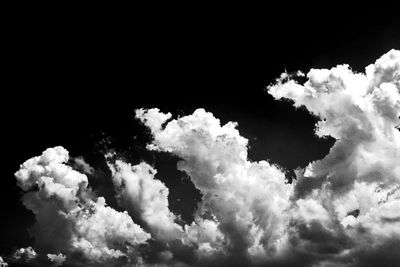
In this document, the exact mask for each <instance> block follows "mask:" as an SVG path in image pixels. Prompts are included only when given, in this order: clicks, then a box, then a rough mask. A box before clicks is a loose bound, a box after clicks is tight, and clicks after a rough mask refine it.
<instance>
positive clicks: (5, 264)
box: [0, 257, 8, 267]
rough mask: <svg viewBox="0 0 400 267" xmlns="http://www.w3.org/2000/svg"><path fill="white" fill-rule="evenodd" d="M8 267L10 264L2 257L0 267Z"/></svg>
mask: <svg viewBox="0 0 400 267" xmlns="http://www.w3.org/2000/svg"><path fill="white" fill-rule="evenodd" d="M7 266H8V263H7V262H5V261H4V260H3V258H2V257H0V267H7Z"/></svg>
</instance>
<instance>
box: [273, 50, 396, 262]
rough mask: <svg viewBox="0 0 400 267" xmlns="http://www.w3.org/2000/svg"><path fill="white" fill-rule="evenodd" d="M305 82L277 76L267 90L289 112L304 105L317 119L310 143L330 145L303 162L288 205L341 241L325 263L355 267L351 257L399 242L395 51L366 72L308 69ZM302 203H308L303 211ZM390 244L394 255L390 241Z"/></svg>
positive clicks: (383, 57)
mask: <svg viewBox="0 0 400 267" xmlns="http://www.w3.org/2000/svg"><path fill="white" fill-rule="evenodd" d="M307 78H308V80H307V81H306V82H305V83H304V84H299V83H297V82H296V81H295V80H294V79H292V77H290V76H287V75H283V76H282V77H281V78H280V79H278V81H277V83H276V84H274V85H272V86H270V87H269V88H268V92H269V93H270V94H271V95H272V96H274V97H275V98H276V99H282V98H285V99H290V100H291V101H293V104H294V106H296V107H300V106H304V107H306V108H307V109H308V110H309V111H310V112H311V113H312V114H314V115H316V116H318V117H319V118H320V119H321V120H320V121H319V122H318V123H317V125H316V134H317V135H318V136H320V137H323V136H331V137H333V138H335V139H336V143H335V144H334V146H333V147H332V148H331V150H330V153H329V154H328V155H327V156H326V157H324V158H323V159H321V160H318V161H315V162H311V163H310V164H309V165H308V166H307V167H306V168H305V170H304V171H303V172H302V173H300V174H299V175H298V180H297V181H296V183H295V194H296V198H298V200H297V201H296V203H297V204H300V205H299V212H300V214H301V213H302V212H301V209H302V206H303V209H305V210H306V211H307V212H306V217H307V218H309V219H310V218H312V217H315V218H314V219H315V223H317V222H318V223H319V224H320V225H322V226H321V227H323V228H325V229H326V230H329V231H336V232H338V233H339V232H340V234H342V233H343V234H344V236H345V237H346V238H347V239H348V240H349V242H347V243H346V244H342V245H341V244H340V242H339V241H338V243H337V244H336V246H337V248H338V249H339V250H338V251H337V254H336V255H335V257H332V258H334V259H332V260H334V261H336V262H338V261H341V260H342V261H344V263H346V264H349V265H355V266H358V265H359V264H360V263H359V262H357V260H355V259H354V258H352V257H356V258H358V260H359V261H360V262H364V260H365V259H364V258H362V257H361V256H363V257H364V256H366V254H367V253H366V252H367V251H368V253H374V251H375V249H376V251H378V250H379V249H380V248H381V247H385V246H386V245H387V242H389V243H393V242H392V240H393V239H400V228H399V227H400V213H399V212H400V209H399V207H400V206H399V205H400V164H399V162H400V132H399V131H398V129H396V127H398V125H399V123H400V120H399V115H400V51H398V50H391V51H389V52H388V53H386V54H385V55H383V56H382V57H381V58H380V59H378V60H377V61H376V62H375V64H371V65H369V66H367V67H366V71H365V73H355V72H353V71H352V70H351V69H350V67H349V66H348V65H339V66H337V67H335V68H332V69H312V70H310V71H309V72H308V74H307ZM307 199H308V200H307ZM305 201H308V202H309V203H308V204H311V202H310V201H312V202H314V204H313V205H308V206H309V207H308V208H307V207H304V204H305V203H306V202H305ZM317 207H318V208H317ZM303 213H304V212H303ZM327 214H329V216H328V217H327ZM303 217H304V216H303ZM327 218H329V220H328V222H326V219H327ZM306 221H307V219H306ZM301 227H303V226H301ZM309 230H310V228H308V231H309ZM303 241H304V240H303ZM307 242H308V243H309V245H311V244H314V245H319V242H320V241H319V240H312V239H311V238H308V241H307ZM323 242H326V240H324V241H323ZM350 243H353V244H350ZM393 244H395V247H396V248H397V249H399V248H400V247H399V246H398V242H397V243H396V242H394V243H393ZM376 255H377V257H378V256H379V255H380V257H382V256H383V254H379V253H377V254H376ZM318 256H322V255H318ZM326 256H327V255H324V257H326ZM327 262H328V263H329V260H328V261H327ZM396 262H397V264H398V263H399V262H398V261H396ZM328 263H327V264H328ZM373 264H374V263H371V266H375V265H373ZM361 265H362V266H369V263H367V262H365V263H364V265H363V264H361ZM346 266H347V265H346Z"/></svg>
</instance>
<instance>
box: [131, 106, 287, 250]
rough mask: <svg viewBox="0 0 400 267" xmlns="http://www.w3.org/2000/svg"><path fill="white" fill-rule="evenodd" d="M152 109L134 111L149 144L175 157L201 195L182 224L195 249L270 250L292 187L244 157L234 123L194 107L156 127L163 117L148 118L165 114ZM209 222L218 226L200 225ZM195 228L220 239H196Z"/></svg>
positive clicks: (284, 219)
mask: <svg viewBox="0 0 400 267" xmlns="http://www.w3.org/2000/svg"><path fill="white" fill-rule="evenodd" d="M158 113H159V111H158V110H155V109H152V110H149V111H144V110H140V111H138V112H137V117H138V118H139V119H140V120H141V121H142V122H143V123H144V124H145V125H147V126H148V127H149V128H150V129H151V131H152V134H153V136H154V140H153V142H152V143H151V144H150V145H149V148H150V149H152V150H158V151H166V152H170V153H172V154H174V155H176V156H178V157H180V158H181V159H182V160H181V161H180V162H179V163H178V168H179V169H180V170H182V171H185V172H186V173H187V174H188V175H189V176H190V178H191V180H192V181H193V183H194V185H195V187H196V188H197V189H199V190H200V191H201V193H202V194H203V198H202V202H201V204H200V208H199V210H198V212H197V219H196V222H195V224H194V225H191V226H187V227H186V233H187V234H188V235H189V237H188V239H189V240H193V239H194V238H196V237H197V238H198V239H199V240H198V242H200V243H199V248H200V249H201V248H202V249H204V250H207V251H221V250H226V251H237V253H242V254H244V255H247V254H248V252H249V251H248V250H249V249H250V250H254V249H253V248H254V247H262V248H263V250H264V251H265V252H267V253H270V254H274V251H275V250H276V249H277V244H278V242H279V240H280V238H281V237H282V235H283V234H284V232H285V230H286V228H287V226H288V223H289V219H288V218H289V216H288V214H287V213H286V210H287V209H288V208H289V206H290V201H289V198H290V196H291V193H292V186H291V185H290V184H287V183H286V182H285V175H284V173H283V172H282V171H281V170H280V169H279V168H278V167H276V166H274V165H271V164H269V163H268V162H266V161H260V162H251V161H248V160H247V139H246V138H244V137H242V136H240V134H239V132H238V130H237V129H236V128H235V127H236V125H237V124H236V123H233V122H230V123H227V124H225V125H223V126H221V125H220V122H219V120H218V119H216V118H215V117H214V116H213V115H212V114H211V113H208V112H206V111H205V110H203V109H198V110H196V111H195V112H194V113H193V114H192V115H189V116H185V117H182V118H179V119H176V120H171V121H169V122H168V123H167V124H166V125H165V127H164V128H162V129H161V128H159V126H158V125H160V124H163V122H161V121H158V123H157V126H156V127H154V124H153V123H151V119H152V118H153V117H157V118H168V119H169V116H166V115H165V114H164V115H163V114H158ZM210 215H212V217H211V218H207V216H208V217H209V216H210ZM205 219H208V221H205ZM196 223H198V224H199V225H198V226H196ZM212 225H218V231H217V229H216V228H215V227H211V228H210V227H209V228H208V229H204V227H205V226H212ZM196 229H200V231H205V230H207V231H211V232H213V233H210V234H205V236H209V237H208V238H209V239H210V236H214V237H215V236H221V238H218V240H219V239H224V240H225V242H223V243H222V242H215V241H216V240H215V239H216V238H214V240H212V239H213V238H211V239H210V242H203V241H200V240H204V238H205V237H204V234H203V235H201V234H194V233H193V232H196ZM200 245H201V246H200ZM213 246H214V247H213Z"/></svg>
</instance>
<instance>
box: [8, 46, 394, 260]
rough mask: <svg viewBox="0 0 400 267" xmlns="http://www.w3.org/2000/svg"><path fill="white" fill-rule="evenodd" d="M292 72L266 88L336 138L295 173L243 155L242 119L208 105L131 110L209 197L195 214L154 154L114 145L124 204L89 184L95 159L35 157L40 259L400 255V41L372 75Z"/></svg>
mask: <svg viewBox="0 0 400 267" xmlns="http://www.w3.org/2000/svg"><path fill="white" fill-rule="evenodd" d="M296 75H297V76H302V77H303V78H306V79H307V81H306V82H305V83H299V82H297V81H296V78H295V76H296ZM296 75H290V74H287V73H284V74H282V75H281V76H280V78H279V79H277V80H276V82H275V83H274V84H272V85H270V86H269V87H268V92H269V93H270V94H271V95H272V96H273V97H274V98H276V99H277V100H280V99H288V100H290V101H291V103H292V104H293V105H294V106H296V107H305V108H306V109H307V110H309V112H310V113H312V114H313V115H315V116H317V117H318V118H319V119H320V121H319V122H318V123H317V125H316V131H315V133H316V135H317V136H319V137H321V138H323V137H325V136H331V137H333V138H335V139H336V142H335V144H334V145H333V147H332V148H331V149H330V152H329V154H328V155H326V156H325V157H324V158H322V159H320V160H317V161H314V162H311V163H310V164H309V165H308V166H307V167H306V168H304V169H302V170H297V171H296V175H297V179H296V180H294V181H293V183H291V184H290V183H288V182H287V179H286V177H285V172H284V171H283V169H282V168H281V167H279V166H277V165H274V164H271V163H269V162H268V161H252V160H250V159H249V158H248V140H247V139H246V138H245V137H243V136H241V135H240V133H239V131H238V129H237V127H238V125H237V123H235V122H228V123H226V124H224V125H221V122H220V121H219V120H218V119H217V118H215V117H214V115H213V114H212V113H210V112H207V111H205V110H204V109H197V110H195V111H194V112H193V114H190V115H187V116H183V117H180V118H176V119H175V118H173V117H172V115H171V114H170V113H163V112H161V111H160V110H159V109H139V110H137V111H136V118H138V119H139V120H140V121H141V122H142V123H143V124H144V125H145V126H147V127H148V129H149V130H150V133H151V136H152V140H151V142H150V143H149V144H148V145H147V148H148V149H149V150H152V151H160V152H165V153H170V154H172V155H174V156H176V157H177V158H179V162H178V165H177V168H178V169H179V170H181V171H183V172H185V173H186V174H187V175H188V176H189V177H190V179H191V181H192V182H193V184H194V186H195V187H196V188H197V189H198V190H199V191H200V192H201V194H202V198H201V202H200V203H199V204H198V208H197V210H196V211H195V214H194V215H195V216H194V221H193V222H191V223H188V224H184V223H183V222H182V221H181V220H180V219H179V214H174V213H173V212H172V211H171V210H170V209H169V201H168V197H169V189H168V188H167V187H166V185H165V184H164V183H162V182H161V181H160V180H158V179H157V178H156V174H157V171H156V170H155V168H154V167H152V166H151V165H149V164H148V163H146V162H141V163H139V164H137V165H132V164H131V163H129V162H126V161H125V160H122V159H121V157H119V156H118V155H116V154H113V155H111V154H107V155H106V161H107V164H108V167H109V169H110V170H111V176H112V181H113V184H114V190H115V194H116V197H117V200H118V204H119V205H120V207H121V211H117V210H115V209H113V208H111V207H109V206H107V204H106V200H105V199H104V198H103V197H101V196H97V195H96V194H95V193H94V192H93V191H92V190H91V188H90V186H89V184H88V179H87V176H86V175H85V173H86V174H90V173H91V174H92V175H95V173H93V172H91V171H90V170H91V169H90V168H89V167H90V166H89V165H86V164H85V162H84V161H79V160H78V161H76V160H75V164H73V166H72V167H71V166H68V165H67V164H66V163H67V162H68V159H69V156H68V151H67V150H65V149H64V148H62V147H55V148H49V149H47V150H45V151H44V152H43V154H42V155H41V156H38V157H33V158H31V159H29V160H27V161H26V162H25V163H23V164H22V165H21V167H20V170H19V171H17V172H16V173H15V177H16V179H17V183H18V185H19V186H20V187H21V189H22V190H23V191H24V195H23V198H22V201H23V204H24V205H25V207H26V208H28V209H29V210H31V211H32V212H33V214H34V215H35V217H36V222H35V224H34V225H33V227H32V228H31V229H30V234H31V235H32V236H33V237H34V240H35V243H34V246H33V247H34V249H35V250H36V251H37V252H38V253H37V256H36V258H37V259H38V261H39V260H40V257H42V255H47V258H46V259H45V260H46V261H47V263H48V264H49V263H52V264H56V265H60V264H63V263H64V261H65V264H66V265H68V264H70V265H74V266H132V265H133V266H280V267H282V266H299V267H330V266H346V267H351V266H352V267H358V266H367V267H369V266H382V265H383V266H395V265H398V264H399V263H400V259H399V256H398V251H399V249H400V242H399V240H400V165H399V162H400V132H399V131H398V129H396V127H398V126H399V125H400V120H399V115H400V51H397V50H392V51H389V52H388V53H387V54H385V55H383V56H382V57H381V58H380V59H378V60H377V61H376V62H375V63H374V64H371V65H369V66H367V67H366V71H365V73H356V72H354V71H352V70H351V69H350V67H349V66H348V65H339V66H337V67H334V68H332V69H311V70H310V71H309V72H308V73H307V74H303V73H302V72H298V73H297V74H296ZM85 166H86V167H85ZM88 166H89V167H88ZM74 168H75V169H76V170H75V169H74ZM125 210H126V211H125ZM32 250H33V249H32ZM25 252H26V249H24V250H23V251H22V252H21V253H20V254H21V255H24V254H25ZM21 257H22V256H21ZM49 260H50V261H51V262H49Z"/></svg>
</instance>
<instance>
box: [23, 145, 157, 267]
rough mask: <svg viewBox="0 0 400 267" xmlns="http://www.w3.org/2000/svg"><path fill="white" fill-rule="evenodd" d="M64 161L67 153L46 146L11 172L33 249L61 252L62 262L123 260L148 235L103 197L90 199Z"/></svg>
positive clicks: (80, 176)
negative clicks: (31, 220) (29, 221)
mask: <svg viewBox="0 0 400 267" xmlns="http://www.w3.org/2000/svg"><path fill="white" fill-rule="evenodd" d="M67 161H68V151H67V150H65V149H64V148H62V147H55V148H49V149H47V150H46V151H44V152H43V154H42V155H41V156H38V157H34V158H31V159H29V160H27V161H26V162H25V163H24V164H22V165H21V168H20V170H19V171H18V172H16V173H15V176H16V178H17V181H18V185H19V186H20V187H21V188H22V189H23V190H24V191H25V193H24V196H23V203H24V205H25V206H26V207H27V208H28V209H30V210H31V211H32V212H33V213H34V215H35V217H36V223H35V225H33V227H32V228H31V229H30V233H31V234H32V236H33V237H34V238H35V249H37V251H38V252H39V253H42V254H43V255H45V254H57V255H58V253H62V254H64V255H66V257H67V261H69V260H70V261H71V262H74V260H78V261H79V262H82V261H83V262H87V264H88V265H90V264H91V263H93V264H94V263H96V265H97V266H99V265H103V264H104V265H106V266H110V265H111V263H112V262H114V260H115V259H121V258H127V257H128V256H127V254H128V252H129V253H131V251H132V250H134V248H137V247H138V246H139V245H141V244H145V243H146V241H147V240H148V239H149V238H150V234H148V233H146V232H144V231H143V229H142V228H141V227H140V226H139V225H137V224H135V223H134V222H133V221H132V218H131V217H130V216H129V215H128V214H127V212H118V211H116V210H114V209H112V208H110V207H108V206H107V205H106V203H105V199H104V198H102V197H95V196H94V194H93V193H92V192H91V191H90V189H89V188H88V180H87V177H86V175H84V174H82V173H79V172H77V171H75V170H73V169H72V168H71V167H69V166H67V165H66V164H65V163H66V162H67ZM23 252H24V251H23ZM19 254H24V253H22V252H21V253H19ZM59 258H60V257H58V258H56V257H52V258H50V259H59ZM100 263H101V264H100Z"/></svg>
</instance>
